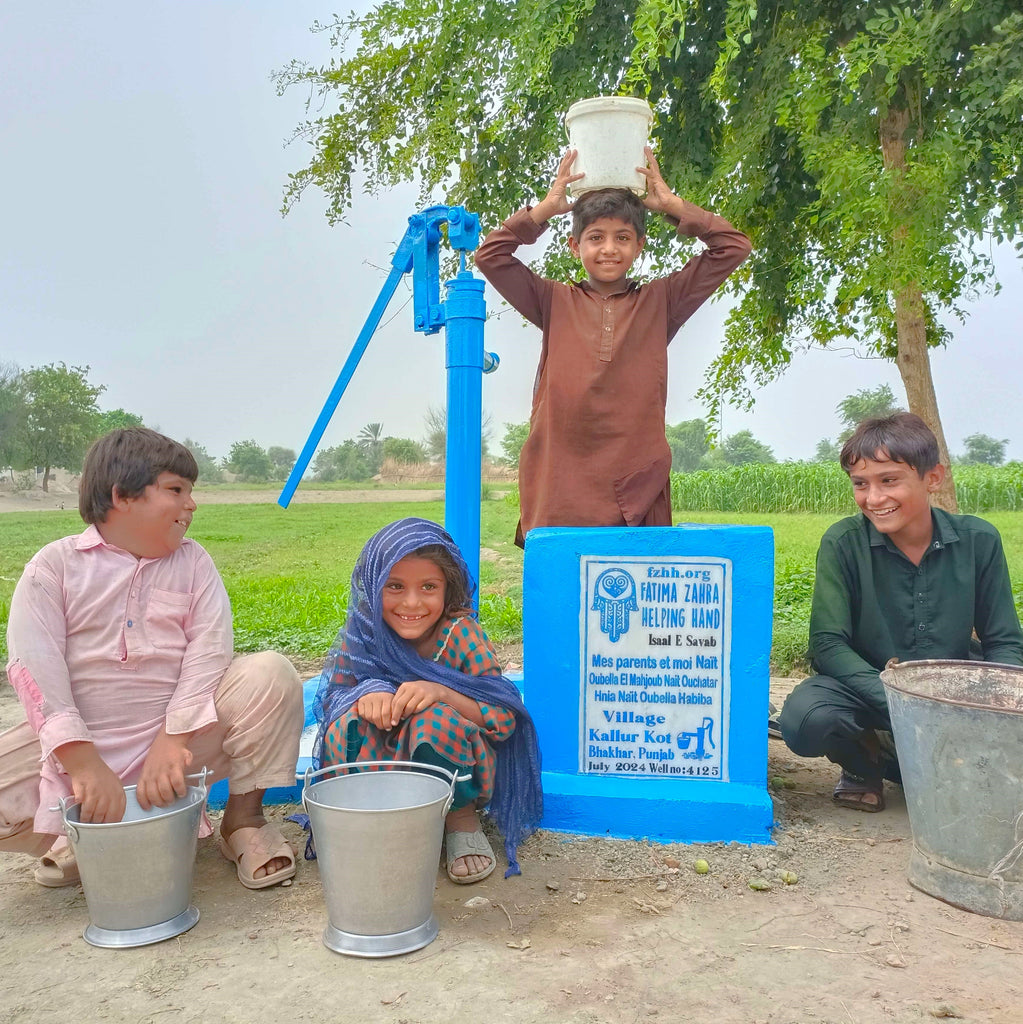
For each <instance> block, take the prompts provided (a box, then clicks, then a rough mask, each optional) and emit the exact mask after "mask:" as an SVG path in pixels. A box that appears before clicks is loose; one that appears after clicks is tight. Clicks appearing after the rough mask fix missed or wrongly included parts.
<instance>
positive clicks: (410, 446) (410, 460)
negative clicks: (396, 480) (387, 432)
mask: <svg viewBox="0 0 1023 1024" xmlns="http://www.w3.org/2000/svg"><path fill="white" fill-rule="evenodd" d="M383 454H384V458H385V459H393V460H394V461H395V462H397V463H400V464H401V465H402V466H418V465H419V464H420V463H421V462H426V461H427V459H426V449H425V448H424V447H423V446H422V445H421V444H420V443H419V442H418V441H413V440H412V438H410V437H385V438H384V444H383Z"/></svg>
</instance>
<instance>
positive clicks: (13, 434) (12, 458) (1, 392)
mask: <svg viewBox="0 0 1023 1024" xmlns="http://www.w3.org/2000/svg"><path fill="white" fill-rule="evenodd" d="M27 418H28V406H27V404H26V400H25V378H24V376H23V375H22V372H21V370H20V369H19V368H18V367H17V366H16V365H15V364H14V363H0V469H10V470H11V473H12V476H11V479H12V480H13V478H14V477H13V471H14V470H15V469H24V468H26V465H27V463H26V462H25V424H26V420H27Z"/></svg>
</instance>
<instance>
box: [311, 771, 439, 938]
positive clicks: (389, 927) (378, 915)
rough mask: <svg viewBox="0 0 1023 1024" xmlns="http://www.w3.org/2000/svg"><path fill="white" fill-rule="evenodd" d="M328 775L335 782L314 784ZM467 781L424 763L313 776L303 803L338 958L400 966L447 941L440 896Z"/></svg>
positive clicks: (329, 935)
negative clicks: (450, 824)
mask: <svg viewBox="0 0 1023 1024" xmlns="http://www.w3.org/2000/svg"><path fill="white" fill-rule="evenodd" d="M328 773H329V774H331V775H333V776H334V777H333V778H325V779H320V780H319V781H317V782H313V779H315V778H316V777H317V776H320V775H325V774H328ZM458 778H459V776H455V775H453V773H452V772H449V771H447V770H446V769H444V768H439V767H434V766H433V765H426V764H420V763H419V762H414V761H360V762H358V763H356V764H342V765H332V766H331V767H329V768H321V769H320V770H319V771H317V772H313V771H312V770H310V771H308V772H306V776H305V783H306V784H305V789H304V791H303V793H302V803H303V804H304V806H305V809H306V812H307V813H308V815H309V824H310V826H311V828H312V833H313V841H314V843H315V844H316V859H317V861H318V862H319V865H320V880H321V882H322V883H323V894H324V898H325V900H326V903H327V928H326V930H325V931H324V933H323V942H324V945H325V946H327V948H328V949H332V950H334V952H336V953H346V954H348V955H350V956H363V957H381V956H394V955H396V954H398V953H410V952H412V950H414V949H419V948H421V947H422V946H425V945H426V944H427V943H429V942H432V941H433V940H434V939H435V938H436V937H437V930H438V926H437V919H436V918H435V917H434V916H433V893H434V889H435V887H436V884H437V865H438V862H439V860H440V848H441V842H442V840H443V836H444V818H445V816H446V815H447V813H448V811H449V810H450V809H451V801H452V796H453V792H454V786H455V782H456V781H457V779H458Z"/></svg>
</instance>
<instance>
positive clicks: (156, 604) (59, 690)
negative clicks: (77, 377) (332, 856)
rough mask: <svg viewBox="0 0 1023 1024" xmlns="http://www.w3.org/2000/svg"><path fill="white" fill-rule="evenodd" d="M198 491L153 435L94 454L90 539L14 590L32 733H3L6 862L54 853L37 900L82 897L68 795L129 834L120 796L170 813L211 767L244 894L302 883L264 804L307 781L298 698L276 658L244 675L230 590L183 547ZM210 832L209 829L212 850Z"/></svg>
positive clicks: (22, 686) (206, 559) (15, 656)
mask: <svg viewBox="0 0 1023 1024" xmlns="http://www.w3.org/2000/svg"><path fill="white" fill-rule="evenodd" d="M197 476H198V467H197V466H196V463H195V460H194V458H193V457H192V454H191V452H189V451H188V449H187V448H185V447H184V446H183V445H180V444H178V443H177V442H176V441H172V440H171V439H170V438H168V437H164V436H163V435H162V434H158V433H156V432H155V431H152V430H147V429H145V428H142V427H131V428H128V429H125V430H116V431H114V432H113V433H111V434H108V435H106V436H105V437H102V438H100V439H99V440H98V441H96V442H95V444H93V446H92V448H91V449H90V450H89V453H88V455H87V456H86V459H85V466H84V468H83V471H82V480H81V485H80V493H79V511H80V512H81V515H82V518H83V519H84V520H85V522H87V523H89V524H91V525H90V526H89V528H88V529H87V530H85V532H84V533H82V534H79V535H76V536H73V537H65V538H63V539H61V540H58V541H54V542H53V543H51V544H48V545H46V547H44V548H43V549H42V550H41V551H39V552H38V553H37V554H36V555H35V556H34V557H33V558H32V559H31V560H30V561H29V563H28V565H27V566H26V567H25V571H24V574H23V575H22V577H21V579H20V580H19V582H18V585H17V587H16V588H15V591H14V597H13V598H12V600H11V610H10V618H9V621H8V632H7V644H8V651H9V655H10V660H9V661H8V664H7V675H8V678H9V679H10V681H11V684H12V685H13V686H14V689H15V690H16V691H17V694H18V697H19V699H20V701H21V703H22V705H23V707H24V708H25V714H26V718H27V722H26V723H24V724H22V725H19V726H16V727H15V728H14V729H11V730H9V731H8V732H6V733H4V734H2V735H0V851H14V852H26V853H33V854H36V855H39V854H42V853H44V852H45V851H46V850H49V851H50V852H49V854H48V855H47V856H45V857H43V859H42V862H41V863H40V865H39V866H38V867H37V869H36V873H35V877H36V880H37V881H38V882H39V883H40V884H42V885H48V886H60V885H71V884H74V883H76V882H77V881H78V870H77V865H76V864H75V862H74V858H73V854H72V853H71V851H70V849H69V848H68V846H67V844H66V841H65V840H64V839H63V838H62V837H60V838H58V836H59V834H60V833H61V831H62V826H61V819H60V814H59V812H57V811H54V810H52V808H53V807H55V806H56V803H57V800H58V799H59V798H60V797H62V796H73V797H74V799H75V801H77V802H78V803H80V804H81V812H80V813H81V820H82V821H85V822H108V821H119V820H120V819H121V816H122V815H123V813H124V808H125V794H124V787H125V786H128V785H135V786H137V789H136V794H137V797H138V800H139V803H140V804H141V805H142V806H143V807H144V808H148V807H150V806H154V805H155V806H160V807H162V806H165V805H167V804H169V803H170V802H172V801H173V800H174V799H175V798H176V797H178V796H184V794H185V791H186V782H185V776H186V774H188V772H189V771H193V770H197V769H199V768H202V767H203V766H205V767H207V768H208V769H211V771H212V772H213V775H214V777H218V776H222V775H227V776H228V778H229V779H230V796H229V798H228V801H227V806H226V808H225V811H224V817H223V821H222V823H221V827H220V840H219V841H220V848H221V852H222V853H223V854H224V856H225V857H227V858H228V859H229V860H231V861H232V862H234V863H235V865H236V868H237V872H238V878H239V881H241V883H242V884H243V885H245V886H247V887H249V888H253V889H256V888H265V887H266V886H269V885H274V884H276V883H278V882H281V881H284V880H285V879H286V878H290V877H292V876H293V875H294V874H295V856H294V853H293V851H292V850H291V848H290V847H289V845H288V843H287V842H286V841H285V839H284V837H283V836H282V835H281V833H280V831H279V830H278V829H277V827H276V826H275V825H272V824H268V823H267V822H266V819H265V818H264V817H263V812H262V802H263V793H264V791H265V790H266V789H268V788H270V787H271V786H286V785H293V784H294V781H295V763H296V761H297V758H298V743H299V736H300V734H301V731H302V724H303V717H304V716H303V706H302V688H301V683H300V681H299V679H298V675H297V673H296V672H295V669H294V667H293V666H292V665H291V663H290V662H289V661H288V660H287V659H286V658H284V657H282V656H281V655H279V654H276V653H274V652H265V653H263V654H255V655H248V656H246V657H243V658H238V659H235V660H234V661H232V650H233V647H232V631H231V606H230V602H229V600H228V597H227V592H226V590H225V589H224V584H223V582H222V581H221V579H220V576H219V574H218V573H217V570H216V567H215V566H214V565H213V561H212V559H211V558H210V556H209V555H208V554H207V553H206V551H205V550H204V549H203V548H202V547H201V546H200V545H198V544H197V543H195V541H192V540H189V539H187V538H186V537H185V532H186V531H187V530H188V527H189V524H190V523H191V521H192V514H193V513H194V511H195V508H196V504H195V501H194V500H193V499H192V484H193V483H194V482H195V479H196V477H197ZM40 762H41V763H40ZM211 831H212V828H211V827H210V825H209V822H208V821H206V820H205V818H204V821H203V829H202V830H201V832H200V834H205V835H208V834H210V832H211ZM55 840H56V842H55Z"/></svg>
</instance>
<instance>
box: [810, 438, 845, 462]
mask: <svg viewBox="0 0 1023 1024" xmlns="http://www.w3.org/2000/svg"><path fill="white" fill-rule="evenodd" d="M841 454H842V447H841V445H838V444H835V442H834V441H830V440H828V438H826V437H822V438H821V439H820V440H819V441H818V442H817V449H816V451H815V452H814V453H813V460H812V461H814V462H838V459H839V456H840V455H841Z"/></svg>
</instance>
